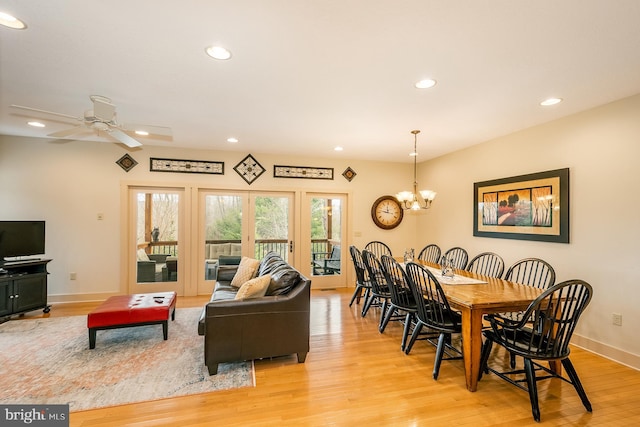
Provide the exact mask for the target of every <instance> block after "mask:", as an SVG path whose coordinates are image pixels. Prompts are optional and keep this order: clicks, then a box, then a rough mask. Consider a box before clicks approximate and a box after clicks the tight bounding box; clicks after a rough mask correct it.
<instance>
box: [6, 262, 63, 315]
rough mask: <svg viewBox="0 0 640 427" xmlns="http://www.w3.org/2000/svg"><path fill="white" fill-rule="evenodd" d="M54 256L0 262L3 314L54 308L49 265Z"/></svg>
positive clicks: (46, 310)
mask: <svg viewBox="0 0 640 427" xmlns="http://www.w3.org/2000/svg"><path fill="white" fill-rule="evenodd" d="M50 261H51V260H50V259H33V258H31V259H21V260H16V261H5V262H0V268H2V269H3V273H0V317H7V318H9V317H11V316H12V315H15V314H20V315H24V313H26V312H28V311H33V310H38V309H42V311H43V312H44V313H48V312H49V311H50V310H51V306H50V305H48V304H47V275H48V274H49V273H47V264H48V263H49V262H50Z"/></svg>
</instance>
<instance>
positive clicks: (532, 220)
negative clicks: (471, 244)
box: [473, 168, 569, 243]
mask: <svg viewBox="0 0 640 427" xmlns="http://www.w3.org/2000/svg"><path fill="white" fill-rule="evenodd" d="M473 235H474V236H478V237H495V238H500V239H519V240H539V241H543V242H556V243H569V168H566V169H556V170H551V171H546V172H538V173H532V174H528V175H520V176H512V177H509V178H502V179H495V180H491V181H483V182H476V183H474V184H473Z"/></svg>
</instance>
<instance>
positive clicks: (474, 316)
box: [415, 259, 544, 391]
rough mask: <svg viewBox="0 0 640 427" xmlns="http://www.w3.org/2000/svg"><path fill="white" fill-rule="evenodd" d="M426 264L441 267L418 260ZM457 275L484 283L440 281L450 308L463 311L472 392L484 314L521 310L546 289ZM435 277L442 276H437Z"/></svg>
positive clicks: (464, 345) (467, 376)
mask: <svg viewBox="0 0 640 427" xmlns="http://www.w3.org/2000/svg"><path fill="white" fill-rule="evenodd" d="M415 262H416V263H419V264H422V265H424V266H427V267H432V268H435V269H438V270H439V269H440V266H439V265H438V264H433V263H429V262H424V261H420V260H417V259H416V260H415ZM454 272H455V274H456V275H457V276H463V277H469V278H472V279H475V280H479V281H481V282H483V283H471V284H447V283H446V281H445V280H439V282H440V285H441V286H442V290H443V291H444V293H445V295H446V296H447V299H448V300H449V305H450V306H451V308H453V309H455V310H458V311H460V313H461V314H462V322H461V323H462V355H463V357H464V373H465V379H466V383H467V389H468V390H469V391H476V390H477V388H478V374H479V373H480V358H481V352H482V319H483V317H484V315H485V314H489V313H504V312H509V311H521V310H524V309H526V308H527V306H528V305H529V304H530V303H531V302H532V301H533V300H535V299H536V298H537V297H538V296H539V295H540V294H542V292H544V290H543V289H538V288H535V287H533V286H527V285H521V284H518V283H514V282H510V281H508V280H503V279H496V278H493V277H487V276H481V275H478V274H474V273H471V272H468V271H464V270H454ZM436 278H439V276H437V275H436Z"/></svg>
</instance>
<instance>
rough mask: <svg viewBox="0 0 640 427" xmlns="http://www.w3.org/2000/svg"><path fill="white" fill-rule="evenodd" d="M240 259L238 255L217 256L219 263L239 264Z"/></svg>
mask: <svg viewBox="0 0 640 427" xmlns="http://www.w3.org/2000/svg"><path fill="white" fill-rule="evenodd" d="M240 261H242V256H240V255H220V257H219V258H218V264H219V265H239V264H240Z"/></svg>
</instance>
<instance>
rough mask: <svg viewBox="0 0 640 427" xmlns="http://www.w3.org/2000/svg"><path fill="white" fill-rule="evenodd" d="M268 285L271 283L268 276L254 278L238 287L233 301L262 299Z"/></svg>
mask: <svg viewBox="0 0 640 427" xmlns="http://www.w3.org/2000/svg"><path fill="white" fill-rule="evenodd" d="M269 283H271V275H269V274H267V275H264V276H258V277H255V278H253V279H251V280H249V281H248V282H246V283H244V284H243V285H242V286H240V289H238V293H236V296H235V299H239V300H244V299H250V298H260V297H263V296H264V295H265V293H266V292H267V288H268V287H269Z"/></svg>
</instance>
